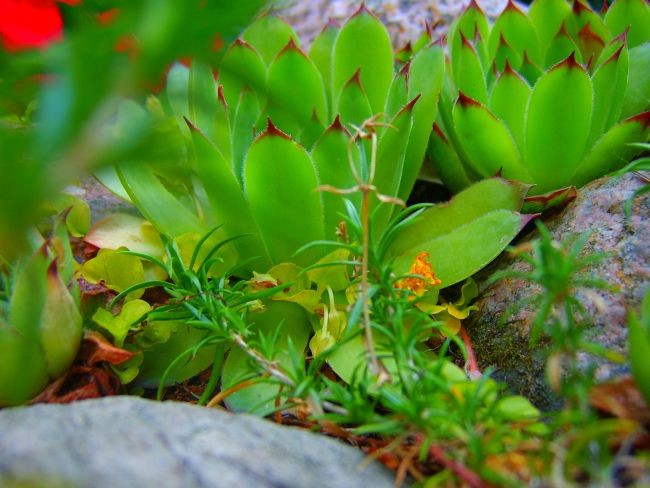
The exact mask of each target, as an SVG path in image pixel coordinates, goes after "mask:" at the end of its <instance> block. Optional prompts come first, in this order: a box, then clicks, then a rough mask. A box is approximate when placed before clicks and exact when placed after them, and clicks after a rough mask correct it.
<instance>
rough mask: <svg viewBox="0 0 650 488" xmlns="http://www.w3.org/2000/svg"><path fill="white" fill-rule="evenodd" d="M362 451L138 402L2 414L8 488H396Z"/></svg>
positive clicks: (0, 473)
mask: <svg viewBox="0 0 650 488" xmlns="http://www.w3.org/2000/svg"><path fill="white" fill-rule="evenodd" d="M392 480H393V476H392V474H391V473H390V472H389V471H388V470H386V469H385V468H383V466H381V465H379V464H377V463H368V464H367V465H366V464H365V463H364V455H363V454H362V453H361V452H360V451H358V450H357V449H355V448H353V447H350V446H346V445H344V444H343V443H341V442H338V441H336V440H334V439H330V438H327V437H325V436H322V435H318V434H314V433H311V432H308V431H305V430H300V429H297V428H292V427H284V426H279V425H277V424H273V423H272V422H269V421H265V420H263V419H259V418H255V417H251V416H246V415H235V414H231V413H227V412H225V411H217V410H213V409H208V408H203V407H197V406H194V405H189V404H184V403H175V402H165V403H158V402H153V401H148V400H143V399H140V398H134V397H113V398H104V399H101V400H89V401H83V402H78V403H73V404H70V405H35V406H31V407H19V408H12V409H6V410H1V411H0V486H3V487H7V486H12V487H14V486H16V487H17V486H21V487H24V486H38V487H40V488H52V487H58V486H66V487H70V486H74V487H79V488H82V487H93V488H102V487H107V488H109V487H110V488H113V487H131V486H133V487H148V486H152V487H156V488H164V487H183V488H192V487H228V488H230V487H248V486H251V487H252V486H254V487H278V488H279V487H283V488H291V487H295V488H298V487H309V488H314V487H326V486H327V487H332V486H335V487H337V488H340V487H349V488H357V487H363V486H371V487H391V486H392Z"/></svg>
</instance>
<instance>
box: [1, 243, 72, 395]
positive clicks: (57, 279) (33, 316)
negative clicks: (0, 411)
mask: <svg viewBox="0 0 650 488" xmlns="http://www.w3.org/2000/svg"><path fill="white" fill-rule="evenodd" d="M81 328H82V321H81V315H80V314H79V310H78V305H77V303H76V301H75V300H74V298H73V296H72V294H71V293H70V292H69V291H68V288H67V286H66V284H65V283H64V282H63V280H62V279H61V275H60V272H59V269H58V267H57V263H56V260H53V259H52V258H50V257H48V255H47V251H46V249H45V247H43V248H41V250H39V251H37V252H36V253H35V254H33V255H32V256H30V257H28V258H25V259H22V260H21V261H20V262H18V263H14V264H13V266H12V269H11V272H9V273H6V274H2V275H1V276H0V406H8V405H18V404H21V403H24V402H26V401H28V400H30V399H31V398H32V397H34V396H36V395H37V394H38V393H40V392H41V390H42V389H43V388H45V386H46V385H47V384H48V383H50V382H51V381H53V380H54V379H56V378H58V377H59V376H61V375H62V374H63V373H64V372H65V371H66V370H67V369H68V368H69V367H70V365H71V364H72V361H73V360H74V358H75V356H76V354H77V350H78V348H79V344H80V342H81Z"/></svg>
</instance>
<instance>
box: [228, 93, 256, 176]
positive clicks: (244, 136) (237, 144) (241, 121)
mask: <svg viewBox="0 0 650 488" xmlns="http://www.w3.org/2000/svg"><path fill="white" fill-rule="evenodd" d="M260 110H261V107H260V105H259V103H258V97H257V96H256V95H255V92H253V91H251V90H249V89H246V88H244V89H243V90H242V91H241V95H240V97H239V103H238V104H237V110H236V111H235V116H234V119H233V124H232V172H233V173H234V174H235V177H236V178H237V180H238V181H239V184H240V185H241V186H242V187H243V186H244V159H245V158H246V153H247V152H248V150H249V149H250V146H251V144H252V143H253V139H255V135H256V133H255V124H256V123H257V121H258V119H259V117H260Z"/></svg>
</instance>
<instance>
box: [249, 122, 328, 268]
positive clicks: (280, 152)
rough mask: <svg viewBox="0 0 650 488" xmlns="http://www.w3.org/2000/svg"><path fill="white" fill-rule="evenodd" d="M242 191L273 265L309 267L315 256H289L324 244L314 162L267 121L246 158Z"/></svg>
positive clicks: (312, 254) (303, 254)
mask: <svg viewBox="0 0 650 488" xmlns="http://www.w3.org/2000/svg"><path fill="white" fill-rule="evenodd" d="M244 183H245V184H244V188H245V190H246V197H247V198H248V202H249V205H250V208H251V212H252V214H253V217H254V218H255V220H256V221H257V224H258V226H259V229H260V232H261V236H262V240H263V241H264V243H265V245H266V248H267V250H268V252H269V255H270V257H271V262H272V263H276V264H277V263H282V262H286V261H293V262H296V263H297V264H299V265H303V266H304V265H308V264H311V263H312V262H313V261H315V260H316V259H318V257H319V256H318V255H319V254H320V251H318V250H315V249H311V250H309V251H307V252H303V253H301V254H300V255H297V256H293V253H294V252H295V251H296V250H297V249H299V248H300V247H302V246H304V245H305V244H307V243H308V242H311V241H314V240H319V239H323V237H324V231H323V207H322V201H321V195H320V193H319V192H318V191H316V188H317V187H318V185H319V182H318V177H317V176H316V170H315V168H314V165H313V162H312V160H311V158H310V157H309V154H307V152H306V151H305V150H304V148H303V147H302V146H300V145H298V144H296V143H295V142H294V141H292V140H291V139H290V138H289V137H288V136H287V135H286V134H284V133H282V132H281V131H279V130H278V129H277V128H275V126H273V124H272V123H271V121H270V120H269V124H268V127H267V129H266V131H265V132H264V133H262V134H261V135H260V137H258V138H257V139H256V140H255V142H254V143H253V145H252V146H251V149H250V151H249V152H248V154H247V156H246V161H245V166H244Z"/></svg>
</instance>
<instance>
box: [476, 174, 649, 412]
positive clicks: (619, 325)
mask: <svg viewBox="0 0 650 488" xmlns="http://www.w3.org/2000/svg"><path fill="white" fill-rule="evenodd" d="M643 184H644V182H643V181H642V180H641V179H640V178H639V177H638V176H637V175H635V174H632V173H628V174H626V175H624V176H621V177H608V178H601V179H599V180H596V181H594V182H592V183H590V184H589V185H586V186H585V187H583V188H582V189H580V190H579V194H578V197H577V199H576V200H575V201H574V202H573V203H571V204H569V206H568V207H567V208H565V209H564V210H563V211H562V212H561V213H559V214H558V215H556V216H555V217H552V218H549V219H548V220H547V221H546V225H547V226H548V228H549V229H550V230H551V233H552V234H553V236H554V238H555V240H558V241H563V240H565V239H566V238H567V237H569V236H571V235H575V234H579V233H583V232H587V233H589V234H590V235H589V239H588V241H587V244H586V245H585V248H584V253H585V254H592V253H596V252H607V253H610V255H609V257H608V258H606V259H605V260H603V261H602V262H600V263H598V264H597V265H595V266H594V267H593V268H592V269H591V270H590V273H589V274H591V275H593V276H595V277H599V278H601V279H604V280H605V281H607V282H608V283H610V284H612V285H617V286H618V287H620V291H619V292H614V293H613V292H607V291H596V294H597V295H598V297H600V298H599V299H596V300H594V299H593V297H591V296H589V295H588V294H584V293H582V292H580V291H578V292H577V293H576V296H577V297H579V299H580V301H581V303H583V304H584V305H585V306H586V308H587V310H588V316H589V318H590V319H591V321H592V322H593V325H592V326H591V327H590V328H589V330H588V334H587V337H588V338H589V339H590V340H592V341H593V342H597V343H599V344H602V345H604V346H605V347H607V348H608V349H610V350H613V351H616V352H619V353H623V354H626V353H627V346H626V341H627V310H629V309H630V308H633V309H637V310H638V308H639V305H640V303H641V300H642V297H643V294H644V293H645V291H646V289H647V288H648V284H649V282H650V266H649V264H650V203H649V202H648V196H647V195H645V196H640V197H637V198H636V199H635V200H634V206H633V212H632V218H631V220H630V222H629V225H626V221H625V215H624V205H625V201H626V200H627V199H628V198H629V197H630V196H631V195H632V192H633V191H634V190H635V189H637V188H639V187H640V186H641V185H643ZM534 237H537V232H536V231H535V232H533V233H530V234H529V235H528V236H526V237H524V239H523V241H522V242H526V241H528V240H530V239H532V238H534ZM506 269H507V270H519V271H522V270H528V269H529V268H528V267H527V265H525V264H524V263H523V262H521V261H515V262H513V260H512V258H511V257H510V256H508V255H503V256H501V257H500V258H499V259H497V260H496V261H495V262H494V263H493V264H492V265H491V266H489V267H488V269H486V270H484V271H483V272H482V273H481V274H480V275H479V288H480V290H481V297H480V300H479V301H478V306H479V308H480V310H479V312H477V314H476V315H475V316H474V317H473V318H472V319H470V320H469V322H468V324H467V327H468V331H469V333H470V336H471V338H472V344H473V346H474V348H475V351H476V353H477V357H478V361H479V365H480V366H481V367H482V368H486V367H488V366H492V367H495V368H496V372H495V375H494V376H495V377H496V378H498V379H501V380H504V381H505V382H506V383H508V384H509V386H510V388H511V389H512V390H514V391H515V392H517V393H520V394H523V395H526V396H528V397H529V398H530V399H531V400H532V401H533V402H534V403H535V404H536V405H537V406H539V407H542V408H552V407H554V406H557V399H554V398H553V396H552V395H551V393H550V391H549V389H548V387H547V386H546V382H545V375H544V365H545V354H544V352H545V351H544V349H545V347H547V345H544V343H543V342H542V343H540V344H539V345H538V346H537V348H536V350H534V351H531V350H529V348H528V333H529V330H530V324H531V322H532V319H533V318H534V315H535V312H536V311H535V310H533V309H531V308H530V307H528V308H524V309H523V310H521V311H520V312H519V313H517V314H515V315H513V316H512V317H510V318H509V319H508V320H507V321H506V324H505V325H504V326H499V325H497V323H498V321H499V318H500V317H501V315H502V314H503V313H504V311H505V309H506V308H507V307H508V306H510V305H512V304H513V303H515V302H516V301H518V300H521V299H523V298H526V297H529V296H531V294H533V293H538V292H539V290H538V289H537V288H535V287H534V286H531V285H530V284H529V283H526V282H523V281H521V280H517V279H505V280H502V281H500V282H498V283H496V284H494V285H492V286H489V287H488V286H486V285H485V283H481V280H482V279H483V280H484V279H485V278H487V277H488V276H490V275H491V274H492V273H494V272H496V271H501V270H506ZM601 300H602V304H604V309H602V307H598V306H597V305H598V303H597V302H599V301H601ZM597 365H598V369H597V378H598V379H599V380H606V379H610V378H613V377H616V376H619V375H621V374H624V373H627V372H628V370H627V366H625V365H614V364H612V363H609V362H605V361H597Z"/></svg>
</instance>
